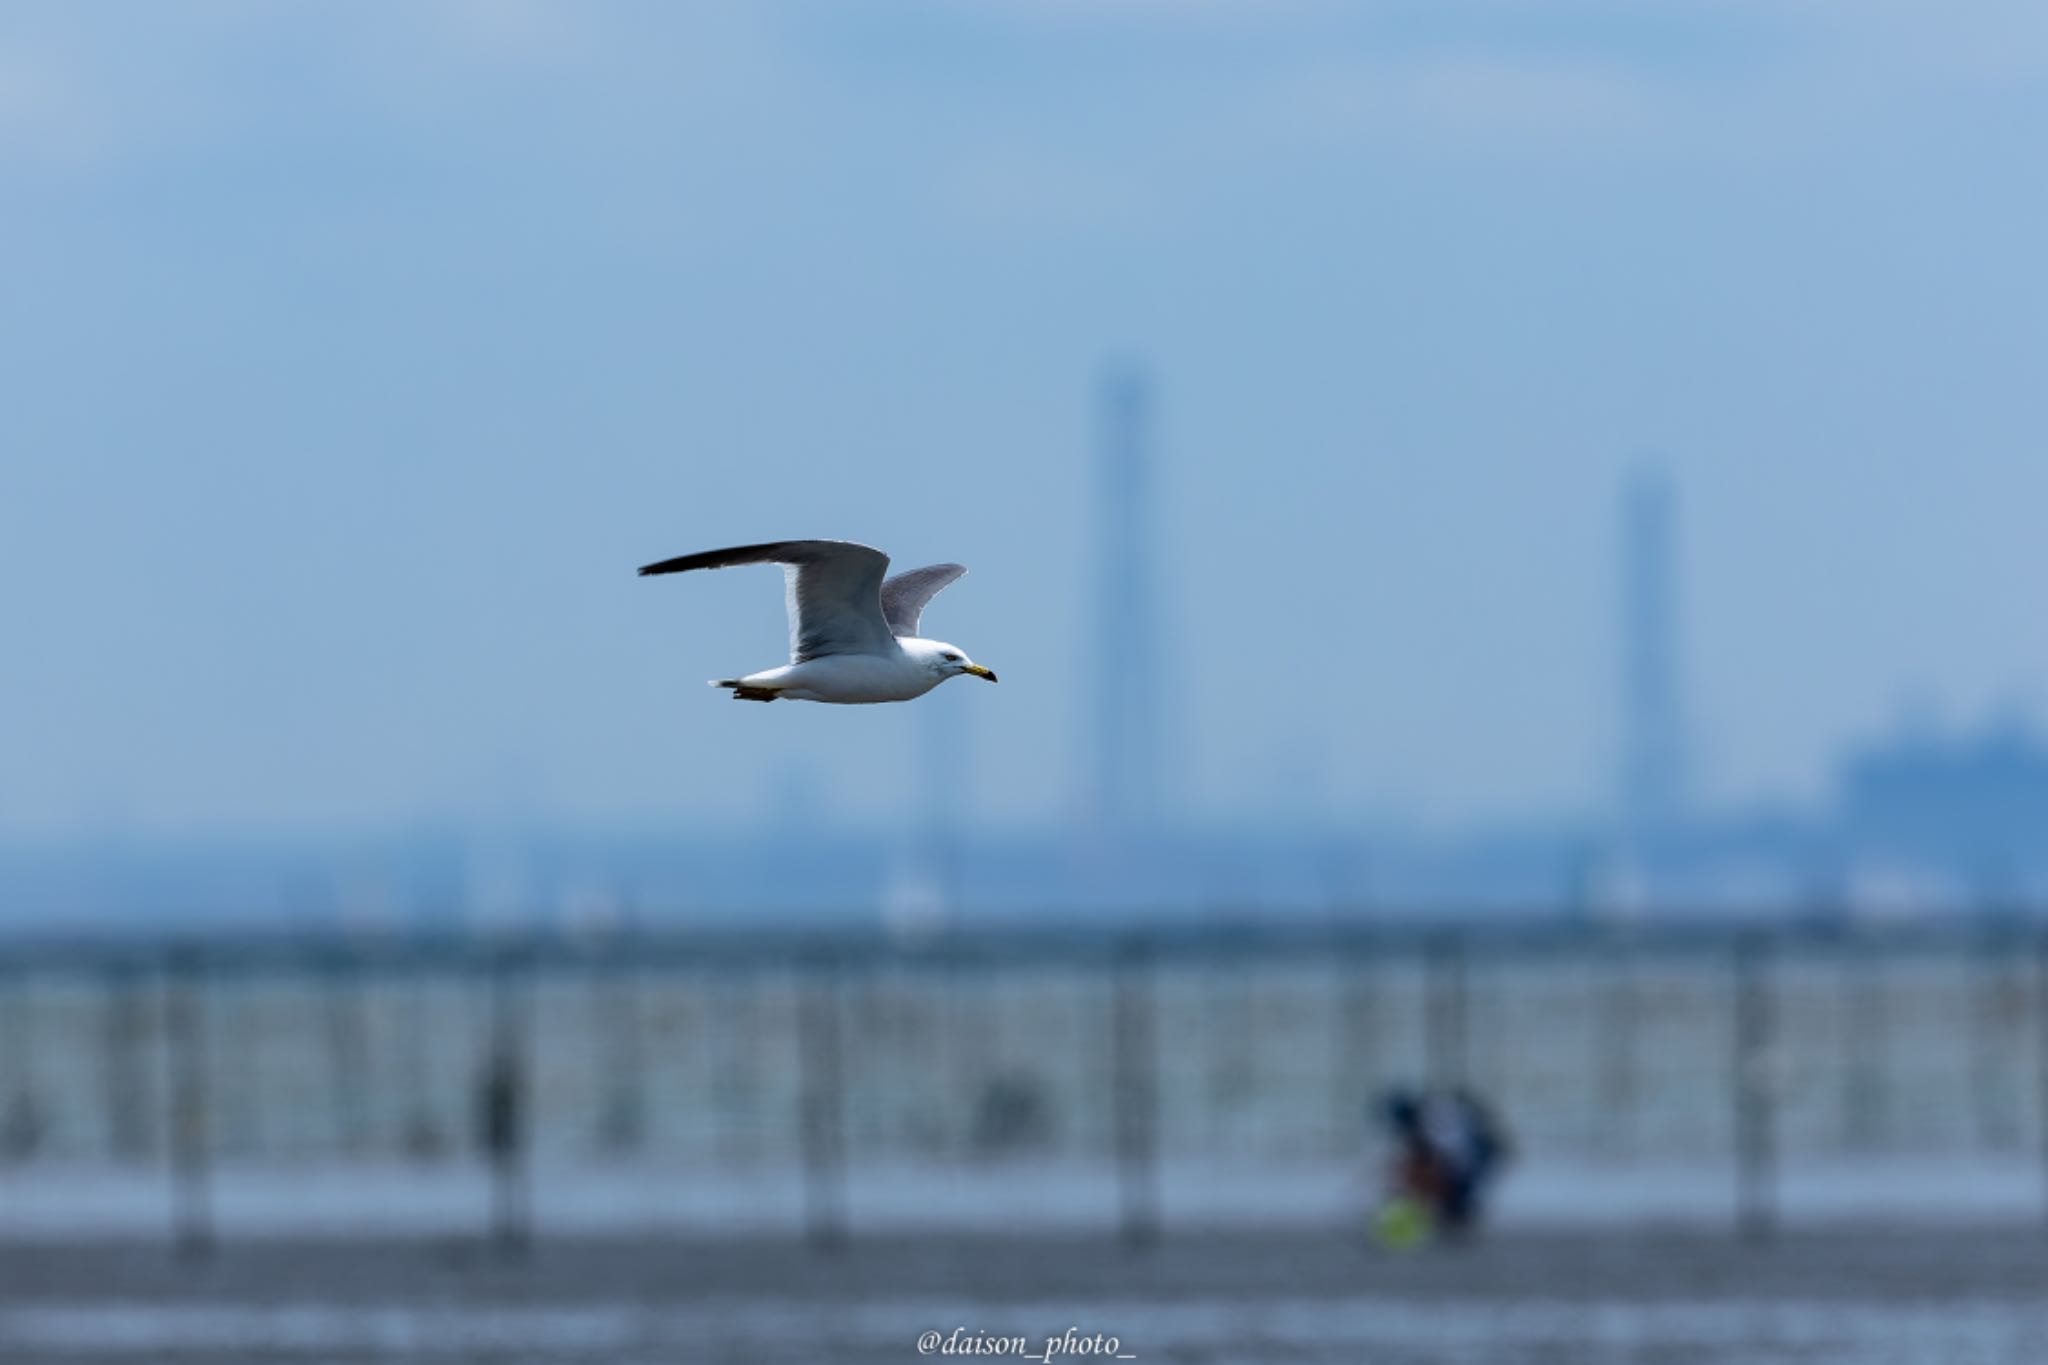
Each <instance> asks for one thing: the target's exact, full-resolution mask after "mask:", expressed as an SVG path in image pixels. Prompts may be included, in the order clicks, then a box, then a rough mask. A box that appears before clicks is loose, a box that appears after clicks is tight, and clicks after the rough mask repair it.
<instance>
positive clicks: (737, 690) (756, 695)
mask: <svg viewBox="0 0 2048 1365" xmlns="http://www.w3.org/2000/svg"><path fill="white" fill-rule="evenodd" d="M711 685H712V686H713V687H730V688H731V689H732V699H733V700H734V701H774V700H775V698H776V697H777V696H779V695H781V694H780V693H778V692H777V691H776V690H775V689H774V688H772V687H749V686H747V685H746V684H745V683H743V682H741V681H740V680H739V679H738V678H714V679H713V680H712V683H711Z"/></svg>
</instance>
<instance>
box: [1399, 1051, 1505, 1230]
mask: <svg viewBox="0 0 2048 1365" xmlns="http://www.w3.org/2000/svg"><path fill="white" fill-rule="evenodd" d="M1380 1113H1381V1118H1382V1121H1383V1122H1384V1124H1385V1126H1386V1130H1387V1133H1388V1136H1389V1137H1390V1138H1391V1140H1392V1144H1393V1151H1392V1154H1391V1156H1390V1158H1389V1160H1388V1163H1387V1170H1386V1186H1385V1194H1384V1196H1383V1200H1382V1202H1381V1204H1380V1207H1379V1209H1378V1212H1377V1214H1376V1215H1375V1232H1376V1234H1377V1236H1378V1238H1379V1240H1380V1242H1381V1244H1382V1245H1385V1246H1389V1247H1392V1248H1395V1249H1397V1250H1398V1249H1406V1248H1408V1247H1412V1246H1416V1245H1419V1244H1421V1243H1423V1242H1425V1241H1428V1240H1430V1239H1431V1238H1433V1237H1435V1236H1438V1235H1442V1236H1444V1237H1446V1238H1450V1239H1463V1238H1465V1237H1467V1236H1469V1235H1470V1234H1471V1233H1472V1231H1473V1230H1474V1229H1475V1228H1476V1227H1477V1226H1478V1223H1479V1220H1480V1217H1481V1214H1482V1211H1483V1207H1484V1205H1483V1200H1484V1195H1485V1192H1486V1190H1487V1188H1488V1186H1489V1185H1490V1184H1491V1182H1492V1181H1493V1179H1494V1178H1495V1177H1496V1176H1497V1175H1498V1173H1499V1171H1500V1168H1501V1166H1502V1165H1503V1164H1504V1163H1505V1162H1506V1160H1507V1159H1508V1156H1509V1153H1510V1151H1511V1146H1510V1143H1509V1140H1508V1137H1507V1132H1506V1129H1505V1127H1504V1126H1503V1125H1502V1123H1501V1122H1500V1120H1499V1118H1498V1116H1497V1115H1496V1114H1495V1113H1494V1111H1493V1109H1492V1107H1491V1106H1489V1105H1488V1104H1486V1102H1485V1101H1483V1100H1481V1099H1480V1098H1479V1096H1478V1095H1476V1094H1474V1093H1473V1092H1472V1091H1471V1090H1470V1089H1468V1088H1466V1087H1463V1086H1452V1087H1432V1088H1428V1089H1425V1090H1422V1091H1419V1092H1417V1091H1408V1090H1394V1091H1390V1092H1389V1093H1388V1095H1387V1096H1386V1098H1385V1099H1384V1100H1383V1101H1382V1102H1381V1105H1380Z"/></svg>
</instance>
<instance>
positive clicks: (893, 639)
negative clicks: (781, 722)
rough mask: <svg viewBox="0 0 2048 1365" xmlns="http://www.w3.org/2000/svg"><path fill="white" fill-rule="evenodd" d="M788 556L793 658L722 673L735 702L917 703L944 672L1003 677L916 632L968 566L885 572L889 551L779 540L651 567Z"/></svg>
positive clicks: (665, 569) (676, 568) (772, 560)
mask: <svg viewBox="0 0 2048 1365" xmlns="http://www.w3.org/2000/svg"><path fill="white" fill-rule="evenodd" d="M734 564H780V565H782V572H783V576H784V579H785V581H786V583H787V586H788V593H787V596H788V602H789V662H788V663H786V664H784V665H783V666H782V667H780V668H769V669H763V670H762V671H761V672H759V673H749V674H747V675H746V676H745V677H743V678H719V679H717V680H715V681H713V682H712V684H711V685H712V686H713V687H730V688H731V689H732V695H733V699H734V700H736V701H774V700H775V699H776V698H777V697H787V698H789V699H790V700H791V701H834V702H871V701H909V700H910V699H911V698H912V697H921V696H923V695H924V694H925V693H927V692H929V691H931V690H932V689H933V688H934V687H937V686H938V685H939V684H940V683H942V682H944V681H945V680H946V679H948V678H950V677H953V676H954V675H955V674H959V673H972V674H973V675H974V676H975V677H977V678H986V679H988V680H989V681H990V682H994V681H995V680H996V675H995V674H994V673H992V672H990V671H989V670H988V669H986V668H983V667H982V666H981V665H980V664H978V663H976V662H974V660H972V659H970V658H968V657H967V656H966V654H964V653H962V652H961V651H960V650H958V649H956V648H954V647H953V646H952V645H949V644H947V643H945V642H944V641H943V640H923V639H919V638H918V634H917V620H918V618H919V617H920V616H922V615H924V606H925V603H927V602H929V601H931V600H932V598H933V597H934V596H935V595H937V593H938V591H939V589H941V588H943V587H945V586H946V585H947V584H948V583H951V582H952V581H953V580H954V579H956V578H958V577H960V575H962V574H964V573H966V572H967V570H966V568H965V567H963V566H961V565H959V564H934V565H932V566H931V567H929V568H924V569H912V570H911V571H910V572H909V573H900V574H897V575H896V576H895V577H894V578H886V579H885V578H884V577H883V576H882V575H883V574H885V573H887V572H888V569H889V556H887V555H885V554H883V553H882V552H881V551H880V550H877V549H874V548H872V547H871V546H867V545H856V544H854V543H853V542H852V541H850V540H778V541H776V542H774V543H773V544H769V545H739V546H735V547H734V548H732V549H730V550H706V551H705V552H704V553H702V554H695V555H683V556H681V557H680V558H677V559H664V560H662V561H661V562H660V563H659V564H648V565H646V566H644V567H642V568H641V570H640V574H641V576H642V577H643V578H644V577H646V576H647V575H649V574H658V573H686V572H688V571H689V570H691V569H724V568H729V567H731V566H732V565H734Z"/></svg>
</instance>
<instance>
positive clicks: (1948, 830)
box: [1840, 722, 2048, 893]
mask: <svg viewBox="0 0 2048 1365" xmlns="http://www.w3.org/2000/svg"><path fill="white" fill-rule="evenodd" d="M1840 802H1841V821H1842V829H1843V834H1844V835H1845V837H1846V838H1847V839H1848V840H1849V841H1850V842H1851V844H1852V845H1853V846H1854V847H1856V848H1857V849H1859V850H1860V851H1862V852H1863V853H1864V854H1865V855H1866V856H1869V855H1876V856H1885V857H1890V858H1893V859H1897V860H1904V861H1908V862H1911V863H1914V864H1918V865H1920V866H1924V867H1933V868H1941V869H1945V870H1947V871H1950V872H1952V873H1954V874H1956V875H1958V876H1961V877H1963V878H1965V879H1966V880H1968V881H1970V882H1971V883H1973V884H1975V885H1978V886H1979V887H1981V888H1983V889H1985V890H1986V891H1988V892H1993V893H1995V892H1998V891H2001V890H2013V889H2016V888H2017V886H2018V885H2019V884H2020V883H2021V882H2022V881H2023V880H2024V879H2025V874H2026V873H2027V872H2028V871H2029V870H2031V869H2039V868H2041V867H2043V865H2044V864H2048V744H2044V743H2043V742H2042V740H2041V738H2040V737H2039V736H2038V735H2036V734H2035V733H2034V732H2033V731H2032V730H2031V729H2029V728H2028V727H2026V726H2025V725H2024V724H2021V723H2018V722H2005V723H2001V724H1997V725H1992V726H1988V727H1986V728H1985V729H1983V730H1981V731H1979V732H1978V733H1976V734H1973V735H1961V736H1941V735H1936V734H1931V733H1926V732H1908V733H1903V734H1899V735H1896V736H1894V737H1893V738H1891V739H1890V740H1888V741H1887V742H1885V743H1883V744H1881V745H1878V746H1876V747H1872V748H1867V749H1864V750H1861V751H1860V752H1857V753H1854V754H1852V755H1851V756H1850V757H1849V758H1848V760H1847V761H1846V762H1844V764H1843V765H1842V769H1841V777H1840Z"/></svg>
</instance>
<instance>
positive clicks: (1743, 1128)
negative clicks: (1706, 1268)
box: [1733, 934, 1777, 1241]
mask: <svg viewBox="0 0 2048 1365" xmlns="http://www.w3.org/2000/svg"><path fill="white" fill-rule="evenodd" d="M1768 972H1769V962H1768V959H1767V945H1766V944H1765V942H1764V941H1763V940H1762V939H1761V938H1758V937H1756V936H1754V935H1751V934H1744V935H1743V936H1742V937H1741V938H1740V939H1738V940H1737V942H1736V945H1735V982H1734V1015H1735V1020H1734V1023H1735V1030H1734V1032H1735V1038H1734V1067H1733V1072H1734V1078H1733V1079H1734V1087H1733V1088H1734V1104H1735V1183H1736V1190H1735V1201H1736V1214H1735V1216H1736V1229H1737V1231H1738V1233H1739V1234H1740V1235H1741V1236H1742V1237H1743V1238H1745V1239H1747V1240H1751V1241H1761V1240H1764V1239H1766V1238H1768V1237H1770V1236H1771V1235H1772V1233H1773V1232H1775V1230H1776V1227H1777V1189H1776V1174H1777V1173H1776V1169H1775V1167H1776V1157H1777V1153H1776V1148H1775V1143H1774V1141H1773V1139H1774V1137H1775V1133H1774V1131H1773V1130H1774V1121H1773V1115H1772V1112H1771V1106H1772V1099H1773V1086H1772V1077H1771V1027H1772V1023H1773V1020H1772V1017H1771V996H1770V982H1769V975H1768Z"/></svg>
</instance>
